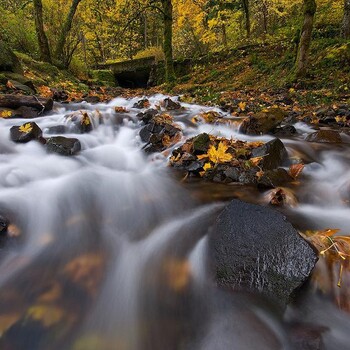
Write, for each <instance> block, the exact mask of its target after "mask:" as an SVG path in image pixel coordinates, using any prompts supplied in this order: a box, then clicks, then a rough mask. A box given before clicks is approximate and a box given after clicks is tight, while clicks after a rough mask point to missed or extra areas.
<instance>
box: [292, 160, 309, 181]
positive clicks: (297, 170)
mask: <svg viewBox="0 0 350 350" xmlns="http://www.w3.org/2000/svg"><path fill="white" fill-rule="evenodd" d="M304 168H305V165H304V164H303V163H299V164H292V165H291V166H290V167H289V175H290V176H291V177H292V178H293V179H297V178H298V177H299V175H300V174H301V172H302V171H303V169H304Z"/></svg>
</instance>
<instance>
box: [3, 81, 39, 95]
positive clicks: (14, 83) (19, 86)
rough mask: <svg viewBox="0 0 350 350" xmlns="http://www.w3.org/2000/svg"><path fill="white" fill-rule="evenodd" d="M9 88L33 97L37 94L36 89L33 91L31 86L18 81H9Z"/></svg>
mask: <svg viewBox="0 0 350 350" xmlns="http://www.w3.org/2000/svg"><path fill="white" fill-rule="evenodd" d="M7 86H8V87H10V89H13V90H19V91H22V92H24V93H26V94H28V95H32V94H34V93H35V89H32V88H30V87H29V86H27V85H24V84H22V83H20V82H18V81H16V80H9V81H8V82H7Z"/></svg>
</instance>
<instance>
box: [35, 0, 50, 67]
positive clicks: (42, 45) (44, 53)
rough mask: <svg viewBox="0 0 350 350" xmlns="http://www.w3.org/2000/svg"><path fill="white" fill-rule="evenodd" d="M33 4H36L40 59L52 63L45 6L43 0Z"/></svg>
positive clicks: (36, 26)
mask: <svg viewBox="0 0 350 350" xmlns="http://www.w3.org/2000/svg"><path fill="white" fill-rule="evenodd" d="M33 4H34V20H35V30H36V35H37V37H38V44H39V50H40V59H41V60H42V61H45V62H49V63H51V54H50V48H49V42H48V40H47V36H46V34H45V31H44V21H43V4H42V2H41V0H33Z"/></svg>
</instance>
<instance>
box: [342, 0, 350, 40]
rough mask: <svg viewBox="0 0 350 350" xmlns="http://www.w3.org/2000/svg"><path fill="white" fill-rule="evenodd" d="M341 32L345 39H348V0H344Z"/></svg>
mask: <svg viewBox="0 0 350 350" xmlns="http://www.w3.org/2000/svg"><path fill="white" fill-rule="evenodd" d="M341 32H342V36H343V37H344V38H345V39H350V0H344V15H343V22H342V27H341Z"/></svg>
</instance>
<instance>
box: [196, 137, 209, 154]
mask: <svg viewBox="0 0 350 350" xmlns="http://www.w3.org/2000/svg"><path fill="white" fill-rule="evenodd" d="M209 142H210V137H209V135H208V134H207V133H203V134H200V135H198V136H196V137H195V138H194V139H193V151H194V153H195V154H198V153H205V152H207V150H208V147H209Z"/></svg>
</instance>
